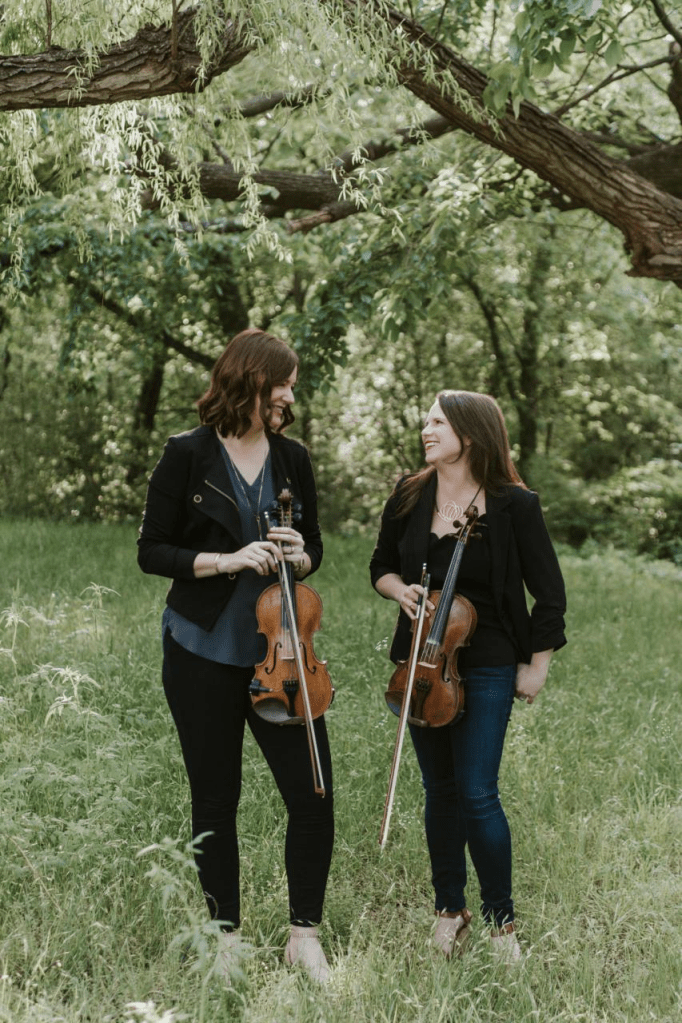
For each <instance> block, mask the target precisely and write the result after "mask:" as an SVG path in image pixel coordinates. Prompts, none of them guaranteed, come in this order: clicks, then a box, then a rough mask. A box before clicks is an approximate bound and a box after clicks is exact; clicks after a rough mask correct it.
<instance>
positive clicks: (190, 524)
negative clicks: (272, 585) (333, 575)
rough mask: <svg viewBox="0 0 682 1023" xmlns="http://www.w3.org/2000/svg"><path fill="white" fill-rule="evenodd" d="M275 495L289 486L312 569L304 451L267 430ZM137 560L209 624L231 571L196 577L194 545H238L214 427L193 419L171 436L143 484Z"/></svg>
mask: <svg viewBox="0 0 682 1023" xmlns="http://www.w3.org/2000/svg"><path fill="white" fill-rule="evenodd" d="M270 451H271V456H272V472H273V479H274V484H275V494H279V492H280V491H281V490H282V488H283V487H288V488H289V490H291V492H292V495H293V500H294V503H295V504H300V505H301V511H302V516H303V517H302V520H301V521H300V522H297V523H296V528H297V529H298V530H299V532H300V533H301V534H302V536H303V538H304V540H305V552H306V554H307V555H308V556H309V558H310V561H311V564H312V568H311V573H312V572H315V571H316V569H317V568H319V565H320V562H321V561H322V538H321V536H320V527H319V524H318V521H317V490H316V489H315V479H314V476H313V469H312V465H311V464H310V456H309V455H308V452H307V450H306V448H305V447H304V446H303V445H302V444H299V443H298V441H294V440H290V439H289V438H288V437H283V436H281V435H279V434H271V436H270ZM137 543H138V554H137V560H138V563H139V565H140V568H141V569H142V571H143V572H150V573H152V574H154V575H163V576H167V577H169V578H171V579H172V580H173V582H172V584H171V587H170V589H169V591H168V595H167V597H166V601H167V603H168V605H169V606H170V607H172V608H173V610H174V611H177V612H178V613H179V614H181V615H183V616H184V617H185V618H188V619H189V621H191V622H195V623H196V624H197V625H199V626H201V628H202V629H210V628H212V626H213V625H215V623H216V621H217V619H218V617H219V615H220V613H221V611H222V610H223V608H224V607H225V606H226V604H227V603H228V601H229V599H230V597H231V596H232V592H233V590H234V588H235V585H236V580H237V576H236V575H235V574H234V573H230V574H226V573H223V574H221V575H214V576H208V577H207V578H204V579H196V578H195V577H194V568H193V565H194V559H195V558H196V556H197V554H198V553H199V552H200V551H209V552H214V551H215V553H216V554H217V553H218V552H221V553H223V552H224V553H231V552H233V551H237V550H239V548H240V547H242V546H243V543H242V530H241V522H240V518H239V508H238V505H237V500H236V497H235V493H234V489H233V487H232V483H231V481H230V476H229V473H228V471H227V467H226V466H225V461H224V458H223V453H222V451H221V450H220V441H219V440H218V437H217V435H216V433H215V430H214V429H213V428H212V427H209V426H199V427H197V428H196V429H195V430H190V431H189V432H187V433H180V434H178V435H177V436H175V437H170V438H169V440H168V442H167V444H166V447H165V449H164V452H163V454H162V456H161V458H160V460H159V461H158V463H157V464H156V467H155V468H154V470H153V472H152V474H151V476H150V478H149V488H148V490H147V501H146V504H145V509H144V517H143V519H142V526H141V527H140V536H139V539H138V541H137Z"/></svg>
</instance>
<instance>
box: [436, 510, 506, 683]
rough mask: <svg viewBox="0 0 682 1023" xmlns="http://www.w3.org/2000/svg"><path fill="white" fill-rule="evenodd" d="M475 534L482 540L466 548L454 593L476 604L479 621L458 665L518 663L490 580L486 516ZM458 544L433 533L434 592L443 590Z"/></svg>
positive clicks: (454, 537) (474, 539)
mask: <svg viewBox="0 0 682 1023" xmlns="http://www.w3.org/2000/svg"><path fill="white" fill-rule="evenodd" d="M476 534H477V536H478V537H479V539H476V538H472V539H471V540H470V541H469V543H468V544H467V546H466V547H465V548H464V553H463V555H462V561H461V563H460V566H459V572H458V574H457V583H456V585H455V592H456V593H458V594H460V595H461V596H462V597H466V598H467V600H469V601H471V603H472V604H473V605H474V607H475V609H476V615H477V619H478V623H477V625H476V629H475V630H474V634H473V636H472V637H471V641H470V643H469V645H468V646H465V647H462V648H461V649H460V651H459V655H458V658H457V663H458V665H459V667H460V669H465V668H480V667H484V666H485V667H493V666H495V665H499V664H515V663H516V661H517V660H518V657H517V653H516V650H515V649H514V644H513V643H512V641H511V639H510V638H509V636H508V635H507V633H506V631H505V628H504V626H503V625H502V622H501V621H500V616H499V614H498V613H497V608H496V607H495V597H494V594H493V589H492V585H491V581H490V576H491V561H490V530H489V528H488V523H487V516H485V515H481V517H480V518H479V519H478V522H477V523H476ZM456 541H457V537H456V536H455V534H454V533H446V535H445V536H440V537H439V536H437V535H436V533H431V534H430V536H429V555H428V559H427V568H428V570H429V574H430V576H431V584H430V585H431V589H432V590H442V588H443V583H444V582H445V577H446V575H447V572H448V568H449V567H450V562H451V561H452V555H453V553H454V550H455V543H456Z"/></svg>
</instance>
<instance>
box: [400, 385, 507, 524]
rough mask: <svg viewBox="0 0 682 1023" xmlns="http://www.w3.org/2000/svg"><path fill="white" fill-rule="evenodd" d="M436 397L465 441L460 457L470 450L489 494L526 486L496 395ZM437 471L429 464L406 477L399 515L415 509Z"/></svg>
mask: <svg viewBox="0 0 682 1023" xmlns="http://www.w3.org/2000/svg"><path fill="white" fill-rule="evenodd" d="M436 401H437V402H438V404H439V405H440V407H441V408H442V410H443V413H444V415H445V417H446V419H447V421H448V422H449V423H450V426H451V427H452V429H453V430H454V431H455V434H456V435H457V437H458V439H459V442H460V444H461V445H462V451H461V454H460V455H459V458H458V459H457V461H459V459H460V458H463V457H464V456H465V453H467V454H468V459H469V468H470V470H471V475H472V476H473V477H474V479H475V480H476V482H477V483H480V484H481V487H482V488H483V490H484V491H485V492H486V493H487V494H499V493H501V492H502V491H503V490H504V488H505V487H509V486H515V487H523V488H524V489H526V484H525V483H524V482H523V480H522V479H521V477H520V476H519V474H518V472H517V471H516V467H515V465H514V463H513V462H512V457H511V451H510V448H509V436H508V434H507V426H506V423H505V421H504V416H503V415H502V410H501V408H500V406H499V405H498V404H497V402H496V401H495V399H494V398H492V397H491V396H490V395H489V394H479V393H478V392H477V391H439V393H438V394H437V395H436ZM465 438H466V439H467V440H468V441H469V444H468V446H466V445H465V443H464V441H465ZM435 472H436V468H435V466H433V465H427V467H426V468H425V469H419V470H418V471H417V472H414V473H412V474H411V475H410V476H408V477H407V479H406V480H405V481H404V482H403V483H402V485H401V486H400V501H399V503H398V509H397V514H398V516H402V515H407V514H408V513H409V512H411V511H412V509H413V508H414V506H415V504H416V503H417V501H418V500H419V495H420V494H421V492H422V490H423V489H424V487H425V486H426V484H427V483H428V481H429V480H430V479H431V477H432V476H433V474H434V473H435Z"/></svg>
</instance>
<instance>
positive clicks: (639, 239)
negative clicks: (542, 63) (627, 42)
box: [343, 0, 682, 286]
mask: <svg viewBox="0 0 682 1023" xmlns="http://www.w3.org/2000/svg"><path fill="white" fill-rule="evenodd" d="M371 2H372V3H373V6H374V8H375V12H376V17H378V18H383V19H385V21H386V22H387V24H388V25H389V26H390V27H391V29H392V30H393V31H394V32H395V33H400V35H401V37H402V38H403V39H404V38H406V39H407V40H409V42H410V44H411V52H412V54H414V58H413V59H412V60H410V61H409V62H407V61H405V60H402V61H400V62H399V61H398V59H396V71H397V74H398V77H399V80H400V82H401V83H402V84H403V85H404V86H405V88H407V89H409V90H410V91H411V92H412V93H413V94H414V95H415V96H417V97H418V98H419V99H421V100H422V101H423V102H424V103H427V104H428V105H429V106H430V107H431V108H432V109H433V110H435V111H436V112H437V113H439V114H440V115H441V116H442V117H445V118H447V119H448V120H449V121H450V122H451V123H452V124H453V125H454V126H455V127H457V128H461V129H463V130H464V131H467V132H469V133H470V134H471V135H474V136H475V137H476V138H478V139H480V140H481V141H482V142H484V143H486V145H489V146H492V147H493V148H494V149H498V150H500V151H501V152H503V153H506V154H507V155H508V156H511V157H512V158H513V159H514V160H515V161H516V162H517V163H519V164H520V165H521V166H522V167H527V168H528V169H530V170H532V171H533V172H534V173H535V174H537V175H538V177H540V178H542V179H543V180H544V181H547V182H549V183H550V184H551V186H552V187H553V188H554V189H556V190H557V191H559V192H561V193H562V194H563V195H566V196H568V197H569V198H570V199H571V200H572V201H573V202H575V203H578V204H579V205H580V206H585V207H587V208H588V209H590V210H592V211H593V212H594V213H596V214H597V215H598V216H599V217H602V218H603V219H604V220H607V221H608V222H609V223H611V224H613V225H614V226H615V227H617V228H618V229H619V230H620V231H622V233H623V234H624V235H625V240H626V246H627V249H628V251H629V252H630V254H631V259H632V271H631V273H632V274H633V275H634V276H640V277H655V278H658V279H660V280H673V281H675V282H676V283H677V284H678V285H680V286H682V202H681V201H680V200H679V199H676V198H675V197H674V196H672V195H669V194H667V193H666V192H662V191H661V190H660V189H658V188H656V186H655V185H653V184H651V183H650V182H649V181H647V180H646V179H645V178H643V177H641V176H640V175H639V174H637V173H636V172H634V171H633V170H631V169H630V168H629V167H628V166H627V164H625V163H624V162H622V161H620V160H614V159H612V158H611V157H609V156H607V155H605V154H604V153H602V152H601V151H600V150H599V149H598V148H597V147H596V146H595V145H593V144H592V143H591V142H589V141H587V140H586V139H585V138H583V137H582V136H581V135H580V134H579V133H578V132H575V131H572V130H571V129H570V128H568V127H566V125H564V124H562V123H561V121H559V120H558V119H557V118H556V117H554V116H553V115H552V114H547V113H544V112H543V111H542V110H540V109H539V108H538V107H536V106H534V105H533V104H532V103H528V102H525V101H524V102H523V103H521V106H520V109H519V115H518V117H515V116H514V114H513V111H512V108H511V105H509V107H508V109H507V112H506V113H505V115H504V116H503V117H501V118H500V119H499V120H495V119H493V118H491V116H490V113H489V112H488V111H487V110H486V108H485V106H484V103H483V92H484V90H485V88H486V85H487V84H488V80H487V78H486V76H485V75H484V74H482V73H481V72H480V71H478V70H477V69H476V68H474V67H472V65H471V64H468V63H467V62H466V61H464V60H463V59H462V58H461V57H459V56H458V55H457V54H456V53H454V52H453V51H452V50H450V49H449V48H448V47H447V46H444V45H443V44H442V43H439V42H437V40H435V39H434V38H433V37H432V36H430V35H429V34H428V33H427V32H425V31H424V30H423V29H422V28H421V26H420V25H417V24H415V23H414V22H412V21H410V20H409V19H408V18H405V17H404V16H403V15H401V14H400V13H399V12H398V11H395V10H394V9H392V8H390V7H387V6H385V5H383V4H382V3H379V2H374V0H371ZM343 3H344V8H345V10H346V13H347V15H348V17H349V18H350V20H351V22H355V21H356V20H359V19H360V18H361V17H362V18H366V17H367V7H368V4H367V3H366V2H363V0H343ZM396 38H398V37H397V36H396ZM427 51H428V56H429V58H430V60H431V61H432V62H433V69H434V70H435V72H436V76H435V77H436V79H438V78H441V80H442V81H447V78H448V76H452V78H453V79H454V80H455V82H456V83H457V86H458V88H459V89H461V90H462V92H463V93H465V94H466V96H467V97H468V99H469V100H470V102H471V107H472V109H471V111H469V110H467V109H465V106H464V105H463V104H462V103H461V101H460V102H458V100H457V97H456V96H452V95H449V94H448V93H447V92H446V91H444V90H443V89H442V88H441V87H440V86H439V85H438V82H437V81H433V80H432V79H433V77H434V76H433V75H432V74H429V75H428V77H427V74H426V73H425V71H424V61H423V58H422V55H426V54H427ZM441 76H442V77H441Z"/></svg>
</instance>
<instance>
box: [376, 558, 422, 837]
mask: <svg viewBox="0 0 682 1023" xmlns="http://www.w3.org/2000/svg"><path fill="white" fill-rule="evenodd" d="M430 581H431V576H430V575H429V573H428V572H427V571H426V565H424V567H423V569H422V580H421V585H422V592H421V593H420V594H419V600H418V601H417V611H418V614H417V622H416V625H415V630H414V633H413V635H412V649H411V650H410V670H409V674H408V677H407V685H406V686H405V694H404V696H403V704H402V707H401V708H400V719H399V721H398V734H397V736H396V740H395V749H394V750H393V763H392V764H391V774H390V777H389V780H388V792H387V793H386V803H385V805H384V816H383V819H382V821H381V829H380V831H379V848H380V849H384V848H385V847H386V841H387V839H388V827H389V824H390V823H391V814H392V813H393V799H394V797H395V788H396V784H397V781H398V768H399V767H400V756H401V753H402V749H403V741H404V739H405V729H406V728H407V719H408V717H409V715H410V702H411V700H412V689H413V687H414V676H415V674H416V671H417V658H418V657H419V646H420V644H421V638H422V632H423V631H424V620H425V618H426V600H427V597H428V593H429V583H430Z"/></svg>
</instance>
